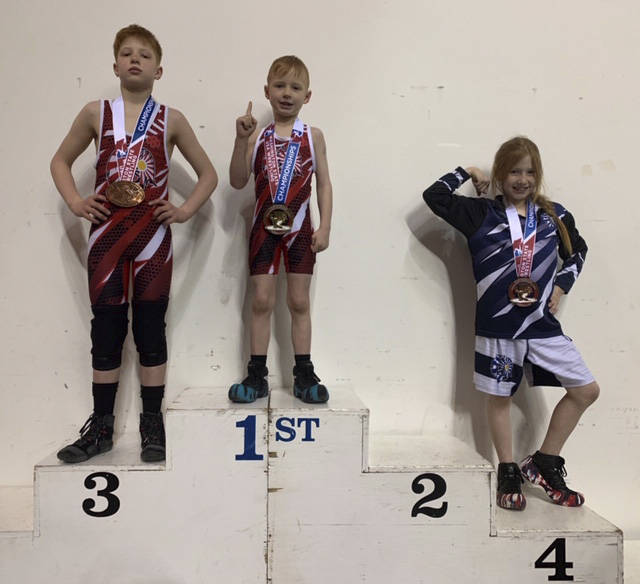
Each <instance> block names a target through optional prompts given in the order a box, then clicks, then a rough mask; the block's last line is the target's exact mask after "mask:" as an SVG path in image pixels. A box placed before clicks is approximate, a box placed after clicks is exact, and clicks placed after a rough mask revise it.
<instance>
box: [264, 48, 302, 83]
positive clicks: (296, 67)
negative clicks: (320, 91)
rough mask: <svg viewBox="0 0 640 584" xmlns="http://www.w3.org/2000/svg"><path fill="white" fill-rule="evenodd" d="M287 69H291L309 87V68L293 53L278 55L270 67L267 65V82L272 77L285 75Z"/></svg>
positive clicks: (287, 71)
mask: <svg viewBox="0 0 640 584" xmlns="http://www.w3.org/2000/svg"><path fill="white" fill-rule="evenodd" d="M289 71H293V72H294V74H295V75H296V76H297V77H301V78H302V80H303V81H304V83H305V84H306V86H307V89H308V88H309V69H307V66H306V65H305V64H304V63H303V62H302V59H299V58H298V57H296V56H295V55H285V56H284V57H278V58H277V59H276V60H275V61H274V62H273V63H271V67H269V73H267V84H268V83H270V82H271V80H272V79H273V78H274V77H280V76H281V75H286V74H287V73H289Z"/></svg>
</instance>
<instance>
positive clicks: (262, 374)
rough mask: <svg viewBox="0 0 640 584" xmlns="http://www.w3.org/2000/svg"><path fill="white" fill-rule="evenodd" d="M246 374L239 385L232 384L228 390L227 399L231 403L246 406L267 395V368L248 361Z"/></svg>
mask: <svg viewBox="0 0 640 584" xmlns="http://www.w3.org/2000/svg"><path fill="white" fill-rule="evenodd" d="M247 373H248V375H247V376H246V377H245V378H244V379H243V380H242V382H241V383H234V384H233V385H232V386H231V387H230V388H229V399H230V400H231V401H232V402H236V403H244V404H248V403H251V402H254V401H256V399H258V398H260V397H267V396H268V395H269V382H268V381H267V375H268V374H269V370H268V369H267V367H266V366H265V365H261V364H259V363H254V362H253V361H249V365H248V366H247Z"/></svg>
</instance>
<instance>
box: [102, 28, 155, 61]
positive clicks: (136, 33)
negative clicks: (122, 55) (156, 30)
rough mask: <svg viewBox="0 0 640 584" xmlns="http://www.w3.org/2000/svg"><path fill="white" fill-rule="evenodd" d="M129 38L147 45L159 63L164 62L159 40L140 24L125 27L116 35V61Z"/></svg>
mask: <svg viewBox="0 0 640 584" xmlns="http://www.w3.org/2000/svg"><path fill="white" fill-rule="evenodd" d="M129 37H135V38H137V39H140V40H142V41H144V42H145V43H147V44H148V45H149V46H150V47H151V50H152V51H153V52H154V54H155V56H156V57H157V58H158V63H160V61H162V47H161V46H160V43H159V42H158V39H157V38H156V37H155V35H154V34H153V33H152V32H151V31H150V30H147V29H146V28H144V27H143V26H140V25H138V24H130V25H129V26H125V27H124V28H121V29H120V30H119V31H118V32H117V33H116V38H115V39H114V40H113V56H114V57H115V58H116V59H117V58H118V52H119V51H120V48H121V47H122V45H123V43H124V41H125V40H126V39H128V38H129Z"/></svg>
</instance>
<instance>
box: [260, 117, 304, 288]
mask: <svg viewBox="0 0 640 584" xmlns="http://www.w3.org/2000/svg"><path fill="white" fill-rule="evenodd" d="M269 127H271V126H267V128H269ZM267 128H264V129H263V130H262V132H260V135H259V136H258V140H257V141H256V145H255V148H254V153H253V165H252V168H253V173H254V175H255V177H256V178H255V191H256V207H255V211H254V214H253V225H252V227H251V235H250V238H249V272H250V274H251V275H252V276H254V275H257V274H277V273H278V268H279V266H280V256H281V255H282V256H283V257H284V263H285V270H286V271H287V272H291V273H299V274H312V273H313V266H314V264H315V261H316V254H315V253H314V252H312V251H311V236H312V234H313V228H312V227H311V214H310V212H309V199H310V198H311V177H312V176H313V173H314V171H315V166H316V165H315V154H314V150H313V140H312V138H311V127H310V126H308V125H307V124H305V125H304V132H303V136H302V142H301V144H300V150H299V152H298V157H297V159H296V163H295V168H294V171H293V178H292V180H291V186H290V190H291V191H292V192H293V191H296V189H299V190H298V191H297V193H296V196H295V197H294V198H293V199H292V200H291V201H288V202H287V206H288V207H289V209H291V212H292V213H293V216H294V219H293V225H292V229H291V231H290V232H289V233H287V234H285V235H274V234H272V233H269V232H268V231H266V230H265V228H264V224H263V219H264V213H265V211H266V210H267V209H268V208H269V207H270V206H271V205H272V204H273V202H272V200H271V191H270V189H269V177H268V174H267V167H266V161H265V148H264V132H265V130H266V129H267ZM288 145H289V139H288V138H287V139H285V138H281V137H280V136H278V135H277V134H276V152H277V156H278V167H279V168H282V165H283V162H284V157H285V154H286V151H287V146H288Z"/></svg>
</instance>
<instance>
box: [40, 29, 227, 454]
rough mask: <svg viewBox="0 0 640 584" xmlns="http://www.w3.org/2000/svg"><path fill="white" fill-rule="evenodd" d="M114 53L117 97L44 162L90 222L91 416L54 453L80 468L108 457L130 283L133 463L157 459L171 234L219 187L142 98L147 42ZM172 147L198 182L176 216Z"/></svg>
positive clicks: (150, 70) (148, 82)
mask: <svg viewBox="0 0 640 584" xmlns="http://www.w3.org/2000/svg"><path fill="white" fill-rule="evenodd" d="M113 50H114V57H115V63H114V65H113V70H114V73H115V75H116V77H118V78H119V79H120V92H121V97H119V98H118V99H115V100H100V101H92V102H90V103H88V104H87V105H86V106H85V107H84V108H83V109H82V110H81V111H80V113H79V114H78V116H77V117H76V119H75V120H74V122H73V124H72V126H71V129H70V130H69V133H68V134H67V136H66V137H65V138H64V140H63V141H62V143H61V144H60V147H59V148H58V151H57V152H56V153H55V155H54V157H53V159H52V161H51V174H52V176H53V180H54V182H55V185H56V187H57V188H58V191H59V192H60V194H61V195H62V197H63V199H64V200H65V202H66V203H67V205H68V206H69V208H70V209H71V211H72V212H73V213H74V214H75V215H76V216H78V217H82V218H84V219H86V220H87V221H89V222H90V223H92V225H91V231H90V235H89V245H88V248H89V250H88V258H87V268H88V275H89V295H90V299H91V309H92V312H93V319H92V321H91V341H92V349H91V353H92V356H93V358H92V362H93V363H92V364H93V388H92V389H93V401H94V410H93V413H92V414H91V416H90V417H89V419H88V420H87V422H86V423H85V424H84V426H83V427H82V429H81V430H80V438H79V439H78V440H76V441H75V442H74V443H73V444H69V445H67V446H65V447H64V448H63V449H62V450H60V451H59V452H58V458H59V459H60V460H63V461H64V462H80V461H83V460H87V459H88V458H91V457H92V456H95V455H96V454H100V453H102V452H106V451H108V450H111V447H112V444H113V442H112V435H113V422H114V418H113V408H114V402H115V396H116V390H117V388H118V380H119V375H120V363H121V353H122V345H123V343H124V339H125V337H126V335H127V330H128V322H129V320H128V309H129V303H128V300H129V282H130V280H131V279H132V280H133V293H132V317H133V318H132V330H133V336H134V340H135V343H136V347H137V350H138V353H139V356H140V382H141V397H142V404H143V412H142V413H141V414H140V435H141V442H142V452H141V457H142V460H144V461H147V462H151V461H159V460H164V458H165V436H164V424H163V421H162V413H161V411H160V407H161V403H162V397H163V395H164V383H165V372H166V362H167V345H166V338H165V320H164V316H165V312H166V309H167V303H168V300H169V288H170V285H171V270H172V257H173V254H172V248H171V230H170V225H171V223H183V222H184V221H187V220H188V219H189V218H190V217H191V216H192V215H193V214H194V213H195V212H196V211H197V210H198V209H199V208H200V207H201V206H202V204H203V203H204V202H205V201H206V200H207V199H208V198H209V197H210V196H211V193H212V192H213V190H214V189H215V187H216V184H217V182H218V178H217V175H216V171H215V169H214V168H213V165H212V164H211V161H210V160H209V158H208V157H207V155H206V153H205V152H204V150H203V149H202V147H201V146H200V144H199V142H198V139H197V138H196V136H195V134H194V132H193V130H192V129H191V126H190V125H189V122H188V121H187V120H186V118H185V117H184V116H183V115H182V114H181V113H180V112H179V111H178V110H175V109H169V108H168V107H167V106H165V105H160V104H158V103H156V102H155V101H154V100H153V98H152V97H151V91H152V89H153V83H154V81H156V80H157V79H160V77H161V76H162V67H161V66H160V61H161V57H162V49H161V47H160V44H159V43H158V41H157V39H156V38H155V36H154V35H153V34H152V33H151V32H149V31H148V30H147V29H145V28H142V27H141V26H138V25H130V26H127V27H126V28H123V29H122V30H120V31H119V32H118V33H117V34H116V37H115V41H114V44H113ZM92 141H93V142H95V145H96V151H97V161H96V183H95V190H94V192H93V194H91V195H89V196H87V197H82V195H81V194H80V193H79V192H78V190H77V188H76V184H75V182H74V179H73V176H72V174H71V166H72V164H73V162H74V161H75V160H76V159H77V158H78V156H80V154H81V153H82V152H83V151H84V150H85V149H86V148H87V147H88V146H89V144H90V143H91V142H92ZM174 146H177V147H178V149H179V150H180V152H181V153H182V154H183V155H184V157H185V159H186V160H187V161H188V162H189V164H190V165H191V166H192V168H193V170H194V171H195V173H196V174H197V176H198V181H197V183H196V185H195V188H194V189H193V192H192V193H191V195H189V197H188V198H187V200H186V201H185V202H184V203H183V204H182V205H181V206H180V207H175V206H174V205H173V204H172V203H171V202H170V201H169V186H168V185H169V180H168V179H169V159H170V157H171V153H172V151H173V148H174Z"/></svg>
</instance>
